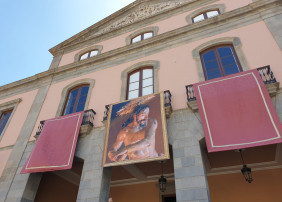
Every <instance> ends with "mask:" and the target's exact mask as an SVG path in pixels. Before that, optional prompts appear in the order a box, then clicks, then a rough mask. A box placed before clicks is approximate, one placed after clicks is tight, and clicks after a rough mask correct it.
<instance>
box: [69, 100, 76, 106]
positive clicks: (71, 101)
mask: <svg viewBox="0 0 282 202" xmlns="http://www.w3.org/2000/svg"><path fill="white" fill-rule="evenodd" d="M75 100H76V99H69V101H68V104H69V105H74V103H75Z"/></svg>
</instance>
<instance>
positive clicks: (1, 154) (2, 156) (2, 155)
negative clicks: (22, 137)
mask: <svg viewBox="0 0 282 202" xmlns="http://www.w3.org/2000/svg"><path fill="white" fill-rule="evenodd" d="M11 152H12V149H9V150H4V151H0V162H1V163H0V176H1V175H2V172H3V170H4V168H5V166H6V163H7V161H8V159H9V156H10V154H11Z"/></svg>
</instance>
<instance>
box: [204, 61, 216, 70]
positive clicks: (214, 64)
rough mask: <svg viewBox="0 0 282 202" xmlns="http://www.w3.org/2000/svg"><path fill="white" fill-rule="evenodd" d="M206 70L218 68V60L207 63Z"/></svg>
mask: <svg viewBox="0 0 282 202" xmlns="http://www.w3.org/2000/svg"><path fill="white" fill-rule="evenodd" d="M205 68H206V70H207V71H208V70H212V69H215V68H218V63H217V61H216V60H214V61H210V62H205Z"/></svg>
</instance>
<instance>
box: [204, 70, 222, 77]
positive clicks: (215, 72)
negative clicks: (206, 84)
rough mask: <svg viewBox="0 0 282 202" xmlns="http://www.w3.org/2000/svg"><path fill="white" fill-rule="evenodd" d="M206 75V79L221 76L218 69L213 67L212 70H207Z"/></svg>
mask: <svg viewBox="0 0 282 202" xmlns="http://www.w3.org/2000/svg"><path fill="white" fill-rule="evenodd" d="M207 77H208V79H214V78H218V77H221V74H220V71H219V69H213V70H210V71H207Z"/></svg>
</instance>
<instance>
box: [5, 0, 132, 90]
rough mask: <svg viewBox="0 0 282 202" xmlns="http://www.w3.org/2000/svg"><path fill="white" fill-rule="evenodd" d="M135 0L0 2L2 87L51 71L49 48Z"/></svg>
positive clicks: (13, 0)
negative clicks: (49, 69)
mask: <svg viewBox="0 0 282 202" xmlns="http://www.w3.org/2000/svg"><path fill="white" fill-rule="evenodd" d="M132 2H134V0H104V1H98V0H0V26H1V28H0V30H1V31H0V47H1V53H0V86H3V85H5V84H8V83H12V82H14V81H18V80H20V79H24V78H26V77H30V76H33V75H35V74H37V73H40V72H43V71H46V70H48V68H49V65H50V64H51V61H52V58H53V57H52V55H51V53H49V51H48V50H49V49H50V48H52V47H54V46H55V45H57V44H59V43H61V42H63V41H64V40H66V39H68V38H69V37H71V36H73V35H75V34H77V33H78V32H80V31H82V30H83V29H86V28H87V27H89V26H91V25H92V24H95V23H96V22H98V21H100V20H102V19H103V18H105V17H107V16H108V15H110V14H112V13H114V12H115V11H117V10H119V9H121V8H123V7H125V6H126V5H128V4H130V3H132Z"/></svg>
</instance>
